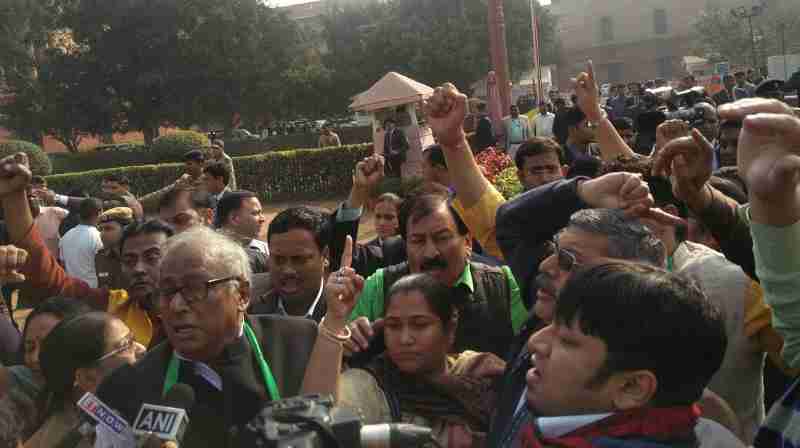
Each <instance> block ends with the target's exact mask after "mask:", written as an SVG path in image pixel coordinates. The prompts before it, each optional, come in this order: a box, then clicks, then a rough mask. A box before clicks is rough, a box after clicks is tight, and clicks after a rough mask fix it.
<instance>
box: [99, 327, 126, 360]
mask: <svg viewBox="0 0 800 448" xmlns="http://www.w3.org/2000/svg"><path fill="white" fill-rule="evenodd" d="M134 342H135V340H134V338H133V335H132V334H128V335H127V336H125V337H124V338H122V341H121V342H120V343H119V344H117V348H115V349H113V350H111V351H110V352H108V353H106V354H105V355H103V356H101V357H99V358H97V361H95V363H100V362H101V361H105V360H106V359H108V358H110V357H112V356H114V355H118V354H120V353H123V352H126V351H128V350H130V349H131V348H132V347H133V343H134Z"/></svg>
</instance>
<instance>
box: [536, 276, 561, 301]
mask: <svg viewBox="0 0 800 448" xmlns="http://www.w3.org/2000/svg"><path fill="white" fill-rule="evenodd" d="M536 288H537V289H543V290H545V291H547V292H549V293H552V294H553V295H555V293H556V286H555V282H554V280H553V277H551V276H550V275H548V274H546V273H544V272H541V273H539V275H537V276H536Z"/></svg>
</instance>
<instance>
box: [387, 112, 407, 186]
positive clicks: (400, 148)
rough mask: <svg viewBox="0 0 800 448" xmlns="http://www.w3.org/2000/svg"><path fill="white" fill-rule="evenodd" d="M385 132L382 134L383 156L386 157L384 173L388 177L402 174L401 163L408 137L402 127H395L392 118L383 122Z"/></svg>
mask: <svg viewBox="0 0 800 448" xmlns="http://www.w3.org/2000/svg"><path fill="white" fill-rule="evenodd" d="M383 129H384V131H385V134H384V136H383V156H384V157H385V158H386V175H387V176H388V177H400V176H402V174H403V173H402V170H401V168H402V167H403V163H405V161H406V152H408V139H407V138H406V134H405V133H404V132H403V130H402V129H398V128H397V123H396V122H395V121H394V119H393V118H389V119H387V120H386V121H384V122H383Z"/></svg>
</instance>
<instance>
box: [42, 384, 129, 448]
mask: <svg viewBox="0 0 800 448" xmlns="http://www.w3.org/2000/svg"><path fill="white" fill-rule="evenodd" d="M77 405H78V408H79V409H80V410H81V411H83V412H81V413H80V420H81V421H80V423H78V425H77V426H76V427H75V428H73V429H72V431H70V432H69V433H67V435H66V436H65V437H64V438H63V439H61V441H60V442H59V443H58V445H56V448H74V447H76V446H78V444H79V443H80V442H81V440H83V439H84V438H85V437H89V436H92V435H94V434H95V431H96V428H97V425H101V426H103V427H104V428H106V429H107V430H108V431H109V432H110V433H111V434H114V435H115V436H117V437H118V438H119V439H120V440H121V441H122V440H125V436H126V435H129V434H130V426H129V425H128V422H127V421H125V419H124V418H122V417H120V415H119V414H117V413H116V412H115V411H114V410H112V409H111V408H110V407H109V406H108V405H106V404H105V403H103V402H102V401H100V399H99V398H97V396H95V395H94V394H93V393H91V392H86V393H85V394H84V395H83V396H82V397H81V399H80V400H78V403H77Z"/></svg>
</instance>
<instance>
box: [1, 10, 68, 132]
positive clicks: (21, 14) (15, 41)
mask: <svg viewBox="0 0 800 448" xmlns="http://www.w3.org/2000/svg"><path fill="white" fill-rule="evenodd" d="M70 5H71V2H69V1H67V0H6V1H4V2H2V3H0V74H2V78H0V86H2V85H4V86H5V89H6V90H7V93H8V94H9V96H10V97H11V98H13V100H12V102H11V103H10V104H7V105H5V106H3V108H2V112H3V116H4V119H3V125H5V126H6V127H8V128H9V129H11V130H13V131H14V132H15V133H16V134H17V136H18V137H20V138H23V139H27V140H30V141H33V142H36V143H39V144H41V143H42V138H43V134H42V132H41V128H40V127H39V126H38V123H39V112H40V111H39V103H40V102H39V101H34V99H35V98H36V96H37V78H38V72H39V67H40V65H41V64H43V63H44V62H45V52H44V49H45V48H46V46H47V44H48V43H49V39H50V37H51V32H52V30H54V29H55V28H56V24H57V23H58V21H59V19H60V17H61V15H62V14H63V12H64V10H65V9H66V8H68V7H69V6H70Z"/></svg>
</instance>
